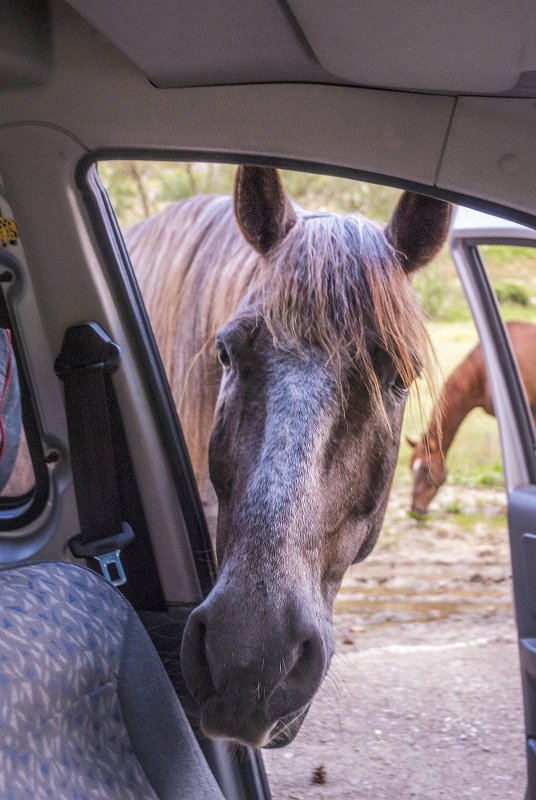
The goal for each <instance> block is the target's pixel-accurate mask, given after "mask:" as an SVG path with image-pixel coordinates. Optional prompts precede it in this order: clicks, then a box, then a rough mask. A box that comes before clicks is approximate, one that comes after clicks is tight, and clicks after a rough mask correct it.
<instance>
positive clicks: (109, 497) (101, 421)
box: [54, 322, 134, 586]
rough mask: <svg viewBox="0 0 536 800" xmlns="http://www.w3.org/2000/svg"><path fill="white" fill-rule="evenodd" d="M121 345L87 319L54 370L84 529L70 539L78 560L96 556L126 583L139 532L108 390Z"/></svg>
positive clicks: (115, 579)
mask: <svg viewBox="0 0 536 800" xmlns="http://www.w3.org/2000/svg"><path fill="white" fill-rule="evenodd" d="M120 359H121V351H120V348H119V347H118V346H117V345H116V344H115V343H114V342H112V341H111V339H110V338H109V337H108V336H107V335H106V334H105V333H104V331H103V330H102V328H100V327H99V325H97V324H96V323H94V322H87V323H83V324H81V325H75V326H73V327H72V328H69V329H68V330H67V331H66V333H65V336H64V339H63V345H62V350H61V353H60V355H59V356H58V358H57V359H56V362H55V364H54V369H55V371H56V374H57V375H58V377H60V378H61V380H62V381H63V383H64V387H65V411H66V416H67V429H68V433H69V447H70V451H71V468H72V473H73V481H74V488H75V495H76V504H77V507H78V516H79V520H80V528H81V530H80V533H78V534H77V535H76V536H73V537H72V538H71V539H70V540H69V546H70V549H71V553H72V554H73V556H75V558H85V559H89V558H95V559H97V561H98V562H99V564H100V568H101V571H102V574H103V575H104V577H105V578H106V579H107V580H108V581H109V582H110V583H112V584H113V585H114V586H121V585H122V584H124V583H125V581H126V576H125V572H124V569H123V566H122V564H121V558H120V552H121V549H122V548H123V547H124V546H125V545H126V544H128V542H130V541H132V539H133V538H134V534H133V532H132V528H131V527H130V525H128V523H126V522H124V521H122V520H121V506H120V497H119V488H118V483H117V472H116V464H115V458H114V446H113V438H112V431H111V425H110V415H109V409H108V400H107V393H108V391H110V390H111V378H110V375H111V373H112V372H114V371H115V370H116V369H117V368H118V366H119V363H120Z"/></svg>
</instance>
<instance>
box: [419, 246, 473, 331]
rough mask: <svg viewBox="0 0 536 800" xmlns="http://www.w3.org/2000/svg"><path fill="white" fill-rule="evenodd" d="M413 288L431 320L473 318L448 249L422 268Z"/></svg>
mask: <svg viewBox="0 0 536 800" xmlns="http://www.w3.org/2000/svg"><path fill="white" fill-rule="evenodd" d="M413 288H414V289H415V293H416V295H417V297H418V298H419V300H420V302H421V304H422V306H423V308H424V310H425V313H426V316H427V317H428V319H430V320H445V321H447V320H450V321H454V320H459V319H469V318H470V312H469V309H468V307H467V304H466V302H465V298H464V295H463V291H462V288H461V286H460V282H459V280H458V278H457V277H456V273H455V271H454V268H453V265H452V262H451V261H450V257H449V255H448V252H447V251H446V249H444V250H443V251H442V253H441V254H440V256H439V257H438V258H437V259H436V260H435V261H434V262H433V264H431V265H430V266H429V267H427V268H426V269H423V270H420V272H418V273H417V275H416V276H415V279H414V281H413Z"/></svg>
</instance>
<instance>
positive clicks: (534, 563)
mask: <svg viewBox="0 0 536 800" xmlns="http://www.w3.org/2000/svg"><path fill="white" fill-rule="evenodd" d="M494 245H497V246H501V245H510V246H519V247H529V248H534V247H535V246H536V232H535V231H533V230H531V229H529V228H524V227H522V226H521V225H517V224H516V223H511V222H507V221H504V220H500V219H497V218H495V217H491V216H489V215H487V214H481V213H479V212H475V211H470V210H468V209H459V210H458V212H457V214H456V217H455V220H454V223H453V226H452V231H451V237H450V248H451V253H452V257H453V259H454V262H455V264H456V268H457V270H458V274H459V277H460V280H461V283H462V286H463V288H464V291H465V294H466V296H467V300H468V303H469V305H470V308H471V311H472V314H473V317H474V320H475V324H476V327H477V329H478V333H479V336H480V342H481V345H482V350H483V353H484V358H485V361H486V367H487V372H488V379H489V384H490V388H491V392H492V396H493V405H494V409H495V414H496V416H497V420H498V424H499V431H500V438H501V448H502V454H503V465H504V476H505V485H506V491H507V496H508V526H509V532H510V547H511V556H512V577H513V594H514V606H515V617H516V624H517V630H518V639H519V657H520V667H521V682H522V689H523V702H524V712H525V734H526V748H527V771H528V788H527V798H529V800H532V799H533V798H536V683H535V680H536V580H535V578H536V456H535V449H536V437H535V432H534V424H533V418H532V415H531V413H530V409H529V406H528V402H527V396H526V394H525V391H524V388H523V383H522V380H521V378H520V373H519V370H518V366H517V363H516V359H515V356H514V353H513V350H512V346H511V342H510V340H509V337H508V333H507V330H506V328H505V325H504V321H503V318H502V316H501V312H500V308H499V303H498V301H497V297H496V294H495V292H494V289H493V287H492V284H491V281H490V278H489V275H488V273H487V271H486V268H485V263H484V258H483V255H482V252H483V248H484V247H487V248H489V247H490V246H494ZM529 300H530V299H529ZM497 724H498V725H500V720H497Z"/></svg>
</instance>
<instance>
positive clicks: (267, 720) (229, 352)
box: [126, 166, 451, 747]
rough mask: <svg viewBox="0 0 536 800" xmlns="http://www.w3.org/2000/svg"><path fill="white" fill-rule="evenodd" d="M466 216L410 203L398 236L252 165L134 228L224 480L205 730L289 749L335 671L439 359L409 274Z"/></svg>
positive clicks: (197, 620) (170, 352) (171, 349)
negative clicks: (415, 391) (225, 188)
mask: <svg viewBox="0 0 536 800" xmlns="http://www.w3.org/2000/svg"><path fill="white" fill-rule="evenodd" d="M450 211H451V207H450V205H449V204H448V203H445V202H443V201H440V200H437V199H433V198H430V197H423V196H420V195H416V194H414V193H411V192H404V193H403V194H402V195H401V198H400V200H399V202H398V204H397V206H396V208H395V211H394V213H393V216H392V218H391V220H390V222H389V223H388V225H387V226H386V228H385V229H382V228H381V227H380V226H377V225H374V224H372V223H370V222H368V221H367V220H365V219H364V218H362V217H360V216H342V215H337V214H331V213H315V212H308V211H305V210H303V209H300V208H297V207H295V206H294V205H293V204H292V202H291V201H290V200H289V198H288V197H287V195H286V193H285V191H284V188H283V184H282V181H281V177H280V175H279V173H278V172H277V170H275V169H271V168H261V167H253V166H241V167H239V168H238V170H237V174H236V178H235V184H234V199H233V198H231V197H215V196H198V197H194V198H192V199H189V200H185V201H181V202H178V203H174V204H172V205H170V207H169V208H167V209H166V210H165V211H163V212H161V213H160V214H158V215H157V216H155V217H153V218H151V219H148V220H145V221H142V222H140V223H138V224H137V225H136V226H135V227H134V228H132V229H131V230H130V231H129V232H127V234H126V244H127V248H128V250H129V253H130V258H131V261H132V263H133V265H134V269H135V271H136V273H137V279H138V281H139V284H140V287H141V291H142V296H143V297H144V301H145V304H146V306H147V311H148V314H149V318H150V319H151V321H152V325H153V326H154V333H155V337H156V341H157V343H158V345H159V347H160V352H161V354H162V357H163V362H164V365H165V366H166V368H167V374H168V378H169V381H170V385H171V390H172V392H173V395H174V399H175V402H176V404H177V408H178V412H179V417H180V419H181V422H182V426H183V429H184V435H185V439H186V442H187V446H188V448H189V451H190V455H191V460H192V465H193V468H194V471H195V474H196V477H197V480H198V482H199V485H200V487H203V486H204V484H205V476H206V474H207V470H208V474H209V477H210V481H211V483H212V484H213V487H214V490H215V492H216V496H217V500H218V519H217V530H216V544H215V547H216V557H217V561H218V575H217V581H216V583H215V585H214V587H213V589H212V591H211V592H210V594H209V595H208V597H207V598H206V599H205V600H204V602H202V603H201V604H200V605H199V606H198V607H197V608H196V609H195V610H194V611H193V612H192V614H191V615H190V617H189V620H188V622H187V625H186V628H185V631H184V635H183V640H182V647H181V665H182V673H183V677H184V679H185V682H186V685H187V686H188V689H189V690H190V692H191V694H192V695H193V696H194V697H195V698H196V700H197V701H198V703H199V708H200V724H201V729H202V731H203V733H204V734H205V735H207V736H208V737H212V738H215V739H218V738H225V739H229V740H233V741H235V742H238V743H243V744H246V745H250V746H252V747H263V746H264V747H278V746H282V745H284V744H286V743H288V742H289V741H291V740H292V739H293V738H294V736H295V735H296V733H297V731H298V729H299V727H300V725H301V723H302V722H303V719H304V718H305V715H306V713H307V711H308V708H309V706H310V703H311V701H312V698H313V696H314V695H315V693H316V691H317V690H318V688H319V686H320V684H321V682H322V680H323V678H324V677H325V675H326V672H327V670H328V667H329V663H330V660H331V656H332V654H333V651H334V635H333V624H332V613H333V600H334V597H335V595H336V592H337V590H338V588H339V586H340V583H341V581H342V577H343V575H344V572H345V570H346V569H347V567H348V566H349V565H350V563H352V562H353V561H355V560H356V559H359V560H361V559H363V558H364V557H365V556H366V555H367V554H368V553H369V552H370V551H371V549H372V547H373V546H374V544H375V542H376V539H377V537H378V534H379V531H380V527H381V523H382V520H383V516H384V512H385V506H386V503H387V499H388V494H389V490H390V486H391V481H392V476H393V471H394V467H395V463H396V459H397V453H398V447H399V440H400V427H401V421H402V414H403V410H404V406H405V402H406V397H407V393H408V390H409V386H410V385H411V383H412V381H413V380H414V378H415V377H416V376H417V374H418V373H419V372H420V370H421V368H422V366H423V364H425V363H426V358H427V353H428V340H427V335H426V330H425V327H424V325H423V321H422V318H421V310H420V307H419V304H418V302H417V301H416V299H415V297H414V294H413V291H412V288H411V275H412V273H413V272H414V271H415V270H416V269H418V268H420V267H422V266H424V265H425V264H426V263H427V262H428V261H429V260H430V259H432V258H433V256H434V255H435V254H436V253H437V251H438V250H439V248H440V247H441V245H442V243H443V241H444V239H445V236H446V233H447V231H448V226H449V220H450ZM185 386H186V387H187V390H186V391H185V389H184V387H185Z"/></svg>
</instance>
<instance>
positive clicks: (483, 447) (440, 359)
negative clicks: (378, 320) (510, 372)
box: [395, 248, 536, 491]
mask: <svg viewBox="0 0 536 800" xmlns="http://www.w3.org/2000/svg"><path fill="white" fill-rule="evenodd" d="M500 249H501V250H503V249H504V250H512V249H513V248H500ZM503 256H504V254H501V258H502V257H503ZM530 261H531V264H533V267H534V274H533V280H534V290H535V294H536V257H535V258H534V259H533V260H532V256H531V259H530ZM528 262H529V259H528V257H527V259H526V260H525V261H524V262H523V264H522V266H523V270H525V269H528V266H527V264H528ZM505 264H506V266H505ZM499 266H500V264H495V265H494V276H492V278H493V277H494V278H495V280H503V281H511V280H513V278H514V277H515V278H517V275H518V274H519V273H518V267H517V265H516V264H511V263H509V262H507V261H505V262H504V263H502V267H503V268H502V271H500V270H499ZM523 270H520V271H521V272H522V271H523ZM462 303H463V304H465V301H464V300H462ZM501 310H502V313H503V316H504V318H505V320H507V321H508V320H511V319H523V320H526V321H529V322H534V323H536V306H535V305H534V303H532V304H529V305H527V306H520V305H512V304H510V303H504V304H502V305H501ZM449 316H450V319H435V320H433V321H430V322H429V323H428V331H429V333H430V338H431V340H432V343H433V345H434V349H435V352H436V359H437V374H436V376H435V381H436V386H437V389H438V390H439V389H440V388H441V386H442V384H443V383H444V381H445V379H446V378H447V377H448V376H449V375H450V373H451V372H452V370H453V369H454V368H455V367H456V366H457V365H458V364H459V363H460V362H461V361H462V360H463V359H464V358H465V356H466V355H467V354H468V353H469V351H470V350H471V349H472V348H473V347H474V346H475V345H476V344H477V343H478V335H477V332H476V328H475V326H474V323H473V321H472V318H471V316H470V314H469V312H468V309H467V307H465V308H463V307H462V305H461V304H460V303H459V302H457V303H456V307H455V308H453V309H452V313H451V314H450V315H449ZM420 394H421V403H422V407H421V408H419V405H418V402H417V401H416V398H415V396H413V397H411V398H410V402H409V403H408V408H407V410H406V415H405V418H404V424H403V428H402V436H403V439H402V443H401V447H400V456H399V462H398V465H397V469H396V473H395V485H397V486H399V487H404V488H406V487H407V489H408V491H409V490H410V487H411V484H412V476H411V472H410V470H409V459H410V455H411V448H410V447H409V445H408V444H407V443H406V441H405V437H406V436H409V437H410V438H412V439H415V440H419V439H420V438H421V436H422V433H423V431H424V430H425V429H426V425H427V422H428V419H429V417H430V414H431V411H432V401H431V397H430V394H429V392H428V391H427V389H426V386H425V385H424V382H422V385H421V386H420ZM447 466H448V477H447V480H448V482H449V483H451V484H459V485H464V486H475V487H501V486H503V485H504V478H503V469H502V458H501V448H500V441H499V430H498V425H497V420H496V419H495V417H492V416H490V415H489V414H486V413H485V412H484V411H483V410H482V409H480V408H475V409H474V410H473V411H471V412H470V413H469V414H468V415H467V417H466V418H465V419H464V421H463V422H462V424H461V426H460V428H459V429H458V432H457V435H456V438H455V439H454V442H453V444H452V447H451V448H450V450H449V451H448V454H447Z"/></svg>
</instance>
